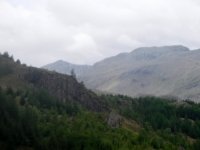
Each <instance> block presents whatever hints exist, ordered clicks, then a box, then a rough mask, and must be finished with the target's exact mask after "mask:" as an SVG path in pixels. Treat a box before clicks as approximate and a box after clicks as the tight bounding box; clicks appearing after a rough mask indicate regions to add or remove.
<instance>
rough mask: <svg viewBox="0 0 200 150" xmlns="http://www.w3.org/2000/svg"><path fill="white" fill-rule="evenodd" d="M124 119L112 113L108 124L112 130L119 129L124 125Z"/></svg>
mask: <svg viewBox="0 0 200 150" xmlns="http://www.w3.org/2000/svg"><path fill="white" fill-rule="evenodd" d="M122 121H123V119H122V117H121V116H120V115H119V114H117V113H115V112H111V113H110V114H109V116H108V120H107V124H108V125H109V126H110V127H112V128H119V127H120V126H121V125H122Z"/></svg>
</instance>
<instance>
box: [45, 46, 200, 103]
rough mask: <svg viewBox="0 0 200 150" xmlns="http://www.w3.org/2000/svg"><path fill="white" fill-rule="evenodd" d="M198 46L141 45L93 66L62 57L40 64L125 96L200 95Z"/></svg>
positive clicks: (95, 88) (193, 96) (194, 97)
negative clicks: (74, 62)
mask: <svg viewBox="0 0 200 150" xmlns="http://www.w3.org/2000/svg"><path fill="white" fill-rule="evenodd" d="M199 58H200V50H193V51H191V50H190V49H188V48H187V47H184V46H179V45H178V46H164V47H142V48H138V49H135V50H133V51H132V52H130V53H121V54H119V55H116V56H113V57H110V58H107V59H104V60H102V61H100V62H97V63H95V64H94V65H93V66H87V65H73V64H70V63H67V62H64V61H57V62H55V63H52V64H49V65H46V66H44V67H43V68H46V69H48V70H54V71H57V72H60V73H66V74H68V73H69V72H70V71H71V70H72V69H74V70H75V72H76V73H77V75H78V79H79V80H82V81H84V83H85V85H86V86H87V87H88V88H90V89H93V90H99V91H106V92H111V93H119V94H125V95H129V96H133V97H135V96H140V95H155V96H173V97H178V98H180V99H192V100H195V101H198V99H200V59H199Z"/></svg>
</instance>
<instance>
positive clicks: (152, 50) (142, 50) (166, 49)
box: [131, 45, 190, 53]
mask: <svg viewBox="0 0 200 150" xmlns="http://www.w3.org/2000/svg"><path fill="white" fill-rule="evenodd" d="M188 51H190V49H189V48H187V47H185V46H182V45H172V46H160V47H156V46H154V47H140V48H137V49H135V50H133V51H132V52H131V53H166V52H188Z"/></svg>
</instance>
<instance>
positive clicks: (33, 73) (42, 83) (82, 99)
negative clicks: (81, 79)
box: [0, 55, 107, 111]
mask: <svg viewBox="0 0 200 150" xmlns="http://www.w3.org/2000/svg"><path fill="white" fill-rule="evenodd" d="M0 62H1V63H0V72H3V71H4V73H3V74H2V75H0V87H12V88H22V89H24V88H37V89H44V90H46V91H47V92H48V93H49V94H51V95H52V96H54V97H56V98H57V99H58V100H60V101H62V102H75V103H78V104H80V105H82V106H84V107H85V108H87V109H89V110H92V111H104V110H106V109H107V108H106V107H105V105H104V104H103V103H102V102H101V100H100V99H99V97H98V96H97V95H96V94H95V93H93V92H92V91H90V90H88V89H86V88H85V86H84V85H83V84H81V83H78V82H77V80H76V79H75V78H74V77H72V76H69V75H64V74H59V73H55V72H51V71H46V70H44V69H38V68H34V67H26V66H24V65H20V64H17V63H16V62H14V61H13V60H12V59H10V58H4V57H2V56H1V55H0ZM5 68H6V69H5ZM7 70H8V71H7Z"/></svg>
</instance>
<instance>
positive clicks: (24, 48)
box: [0, 0, 200, 66]
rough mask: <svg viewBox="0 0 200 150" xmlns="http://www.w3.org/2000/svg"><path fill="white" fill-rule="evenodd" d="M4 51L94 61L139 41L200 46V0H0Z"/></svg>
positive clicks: (33, 58) (41, 59)
mask: <svg viewBox="0 0 200 150" xmlns="http://www.w3.org/2000/svg"><path fill="white" fill-rule="evenodd" d="M0 18H1V19H0V52H4V51H8V52H9V53H11V54H13V55H14V56H15V57H16V58H19V59H21V60H22V62H25V63H27V64H29V65H33V66H42V65H45V64H47V63H50V62H53V61H56V60H58V59H63V60H66V61H69V62H72V63H76V64H92V63H94V62H96V61H98V60H101V59H103V58H105V57H108V56H112V55H115V54H117V53H120V52H127V51H131V50H133V49H135V48H137V47H140V46H162V45H174V44H178V45H180V44H181V45H185V46H188V47H190V48H192V49H196V48H200V2H199V0H167V1H166V0H109V1H108V0H84V1H83V0H57V1H55V0H20V1H19V0H0Z"/></svg>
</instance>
